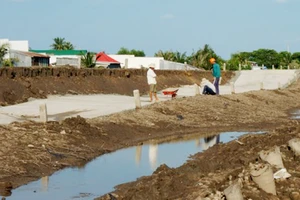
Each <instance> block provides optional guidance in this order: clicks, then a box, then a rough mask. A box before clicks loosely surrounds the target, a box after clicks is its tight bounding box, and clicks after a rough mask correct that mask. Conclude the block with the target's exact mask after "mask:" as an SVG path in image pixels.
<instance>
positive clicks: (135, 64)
mask: <svg viewBox="0 0 300 200" xmlns="http://www.w3.org/2000/svg"><path fill="white" fill-rule="evenodd" d="M109 57H111V58H113V59H115V60H117V61H118V62H120V64H121V67H122V68H131V69H141V68H148V66H149V65H150V64H155V69H162V70H199V69H198V68H195V67H193V66H190V65H187V64H183V63H177V62H171V61H168V60H165V59H164V58H163V57H135V56H134V55H115V54H110V55H109Z"/></svg>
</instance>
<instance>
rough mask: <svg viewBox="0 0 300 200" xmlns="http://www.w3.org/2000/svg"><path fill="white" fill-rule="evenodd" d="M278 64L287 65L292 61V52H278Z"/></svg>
mask: <svg viewBox="0 0 300 200" xmlns="http://www.w3.org/2000/svg"><path fill="white" fill-rule="evenodd" d="M279 60H280V62H279V65H283V66H288V65H289V64H290V63H291V62H292V54H291V53H290V52H287V51H282V52H280V53H279Z"/></svg>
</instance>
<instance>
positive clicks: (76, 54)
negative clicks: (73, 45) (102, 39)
mask: <svg viewBox="0 0 300 200" xmlns="http://www.w3.org/2000/svg"><path fill="white" fill-rule="evenodd" d="M30 52H34V53H40V54H44V55H48V56H49V57H50V65H52V66H65V65H70V66H74V67H78V68H80V65H81V57H82V55H85V54H86V53H87V50H30Z"/></svg>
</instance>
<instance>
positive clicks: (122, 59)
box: [108, 54, 135, 67]
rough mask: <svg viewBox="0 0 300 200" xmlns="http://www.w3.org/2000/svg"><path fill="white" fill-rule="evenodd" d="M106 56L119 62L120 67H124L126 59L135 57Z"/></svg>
mask: <svg viewBox="0 0 300 200" xmlns="http://www.w3.org/2000/svg"><path fill="white" fill-rule="evenodd" d="M108 56H109V57H111V58H113V59H115V60H117V61H118V62H120V64H121V67H125V61H126V59H129V58H134V57H135V56H134V55H116V54H110V55H108Z"/></svg>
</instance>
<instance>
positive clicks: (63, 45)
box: [50, 37, 74, 50]
mask: <svg viewBox="0 0 300 200" xmlns="http://www.w3.org/2000/svg"><path fill="white" fill-rule="evenodd" d="M53 40H54V43H53V44H52V45H51V46H50V47H51V48H52V49H54V50H73V49H74V46H73V44H72V43H70V42H67V41H65V38H60V37H57V38H54V39H53Z"/></svg>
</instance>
